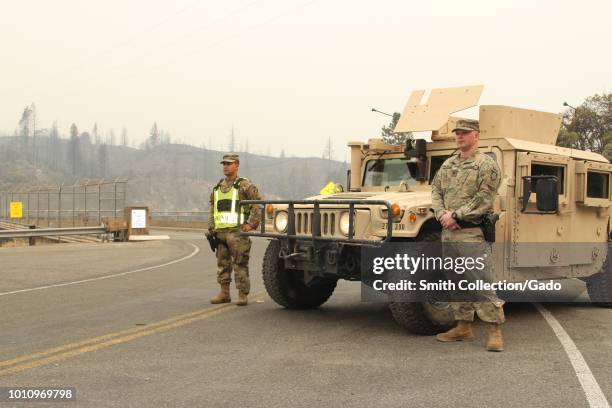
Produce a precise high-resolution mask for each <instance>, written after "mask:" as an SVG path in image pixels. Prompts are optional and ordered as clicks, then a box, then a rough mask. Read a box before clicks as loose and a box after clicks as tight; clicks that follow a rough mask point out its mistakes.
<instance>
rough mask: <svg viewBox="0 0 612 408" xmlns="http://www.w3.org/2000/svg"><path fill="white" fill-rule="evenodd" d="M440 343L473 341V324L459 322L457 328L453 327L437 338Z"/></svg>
mask: <svg viewBox="0 0 612 408" xmlns="http://www.w3.org/2000/svg"><path fill="white" fill-rule="evenodd" d="M436 339H437V340H438V341H443V342H448V341H472V340H474V333H473V332H472V322H467V321H464V320H459V322H457V326H455V327H453V328H452V329H450V330H449V331H447V332H446V333H440V334H438V335H437V336H436Z"/></svg>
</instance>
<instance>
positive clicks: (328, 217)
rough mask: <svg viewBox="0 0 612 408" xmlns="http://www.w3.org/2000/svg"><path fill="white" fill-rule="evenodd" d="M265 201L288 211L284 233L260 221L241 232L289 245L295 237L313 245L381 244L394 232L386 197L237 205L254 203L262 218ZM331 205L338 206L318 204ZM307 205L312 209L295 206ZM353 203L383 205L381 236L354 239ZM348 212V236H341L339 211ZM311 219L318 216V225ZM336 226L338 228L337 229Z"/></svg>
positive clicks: (259, 202) (262, 201) (257, 202)
mask: <svg viewBox="0 0 612 408" xmlns="http://www.w3.org/2000/svg"><path fill="white" fill-rule="evenodd" d="M268 204H272V205H283V206H286V208H287V209H286V211H287V213H288V218H289V220H288V221H289V224H288V227H287V229H286V231H285V232H274V231H273V232H267V231H266V225H268V223H267V222H261V223H259V224H260V225H259V228H258V229H257V230H251V231H248V232H244V231H240V235H244V236H254V237H269V238H278V239H285V240H287V241H288V243H289V246H291V243H292V242H295V241H296V240H304V239H307V240H311V241H312V242H314V243H315V244H316V243H317V242H320V241H333V242H346V243H351V244H360V245H361V244H363V245H374V246H380V245H382V244H383V243H384V242H388V241H389V240H391V237H392V234H393V229H392V227H393V218H392V216H391V203H390V202H389V201H386V200H363V199H357V200H325V201H321V200H243V201H241V202H240V208H242V207H243V206H245V205H257V206H259V208H260V211H261V219H262V220H263V219H266V208H267V205H268ZM322 204H324V205H334V206H338V207H339V208H337V209H333V210H323V211H321V208H320V207H321V205H322ZM296 205H300V206H304V205H308V206H312V208H308V209H304V208H298V209H296V208H295V206H296ZM356 205H367V206H368V207H371V206H373V205H377V206H384V207H385V208H386V209H387V227H386V230H387V231H386V235H385V237H384V238H382V239H381V238H370V239H357V238H355V225H354V217H355V211H356V208H355V206H356ZM341 211H348V214H349V224H348V235H347V236H344V235H342V234H340V232H339V225H338V224H339V223H340V212H341ZM313 219H320V220H321V221H320V225H318V226H317V228H313ZM337 229H338V231H337Z"/></svg>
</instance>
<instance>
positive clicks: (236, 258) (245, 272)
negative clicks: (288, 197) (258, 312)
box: [208, 179, 261, 294]
mask: <svg viewBox="0 0 612 408" xmlns="http://www.w3.org/2000/svg"><path fill="white" fill-rule="evenodd" d="M235 182H236V180H232V181H228V180H226V179H223V180H221V181H220V182H219V184H218V186H219V188H220V189H221V191H223V192H227V191H229V190H230V189H231V188H232V186H233V185H234V183H235ZM238 196H239V199H240V200H261V195H260V194H259V191H258V190H257V187H255V185H254V184H253V183H251V182H250V181H249V180H247V179H242V181H240V184H239V189H238ZM210 209H211V211H210V214H209V216H208V229H209V231H213V230H214V231H215V233H216V236H217V238H218V239H219V241H220V245H219V247H218V249H217V282H218V283H219V284H220V285H223V284H229V283H230V282H231V281H232V269H233V270H234V275H235V278H236V289H238V290H240V291H242V292H244V293H245V294H248V293H249V291H250V289H251V282H250V280H249V254H250V251H251V240H250V239H249V237H245V236H241V235H240V228H238V227H236V228H223V229H215V228H214V226H215V219H214V191H213V192H212V193H211V194H210ZM260 218H261V214H260V211H259V210H258V208H257V206H251V212H250V214H249V217H248V219H247V223H248V224H250V225H251V226H252V227H253V228H254V229H255V228H257V226H258V225H259V222H260Z"/></svg>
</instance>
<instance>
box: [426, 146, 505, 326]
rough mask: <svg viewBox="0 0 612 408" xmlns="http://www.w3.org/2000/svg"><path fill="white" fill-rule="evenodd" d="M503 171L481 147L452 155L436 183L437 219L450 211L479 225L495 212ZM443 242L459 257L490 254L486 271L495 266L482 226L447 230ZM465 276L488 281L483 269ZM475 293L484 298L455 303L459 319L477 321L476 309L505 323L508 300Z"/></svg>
mask: <svg viewBox="0 0 612 408" xmlns="http://www.w3.org/2000/svg"><path fill="white" fill-rule="evenodd" d="M500 174H501V171H500V169H499V166H498V165H497V163H496V162H495V161H494V160H493V159H491V158H490V157H489V156H487V155H485V154H483V153H481V152H479V151H478V150H476V152H475V154H474V156H472V157H468V158H465V159H462V158H461V157H460V155H459V154H457V155H454V156H451V157H450V158H448V159H447V160H446V161H445V162H444V164H442V166H441V167H440V170H438V172H437V174H436V176H435V177H434V180H433V182H432V193H431V196H432V204H433V205H432V207H433V209H434V211H435V215H436V219H437V220H440V217H441V216H442V215H443V214H444V212H445V211H446V210H449V211H454V212H455V218H456V219H457V220H458V221H459V222H460V223H464V222H467V223H474V224H479V223H480V222H481V219H482V216H483V215H485V214H487V213H490V212H492V208H493V200H494V198H495V194H496V193H497V189H498V187H499V184H500ZM442 242H443V243H444V244H443V248H444V252H445V256H446V255H447V253H448V252H450V253H453V255H455V256H482V255H483V254H487V255H486V258H485V259H487V260H489V261H488V262H487V263H486V264H487V268H485V271H484V272H485V273H486V270H487V269H490V268H491V267H492V265H491V262H490V260H491V248H490V245H489V244H488V243H487V242H486V241H485V240H484V236H483V233H482V231H481V229H480V228H479V227H475V228H474V227H472V228H469V227H467V228H466V227H464V228H462V229H459V230H454V231H450V230H446V229H444V230H443V231H442ZM461 243H466V244H467V245H465V244H464V245H462V244H461ZM462 279H467V280H468V281H473V280H476V279H482V280H485V281H486V280H487V279H486V276H484V274H483V273H482V272H481V273H480V274H478V273H477V271H472V272H466V273H465V274H464V275H463V277H462ZM474 295H475V296H476V297H477V298H478V299H482V301H480V302H451V304H452V308H453V311H454V315H455V320H462V321H473V320H474V312H476V313H477V314H478V317H480V319H481V320H483V321H486V322H491V323H503V322H504V320H505V318H504V310H503V304H504V302H503V301H502V300H500V299H499V298H498V297H497V294H496V293H495V291H479V292H477V293H474ZM464 297H465V296H464Z"/></svg>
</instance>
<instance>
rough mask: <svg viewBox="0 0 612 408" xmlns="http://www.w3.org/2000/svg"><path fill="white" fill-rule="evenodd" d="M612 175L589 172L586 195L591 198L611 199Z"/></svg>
mask: <svg viewBox="0 0 612 408" xmlns="http://www.w3.org/2000/svg"><path fill="white" fill-rule="evenodd" d="M609 187H610V174H608V173H600V172H597V171H589V172H587V191H586V195H587V197H590V198H610V189H609Z"/></svg>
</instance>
